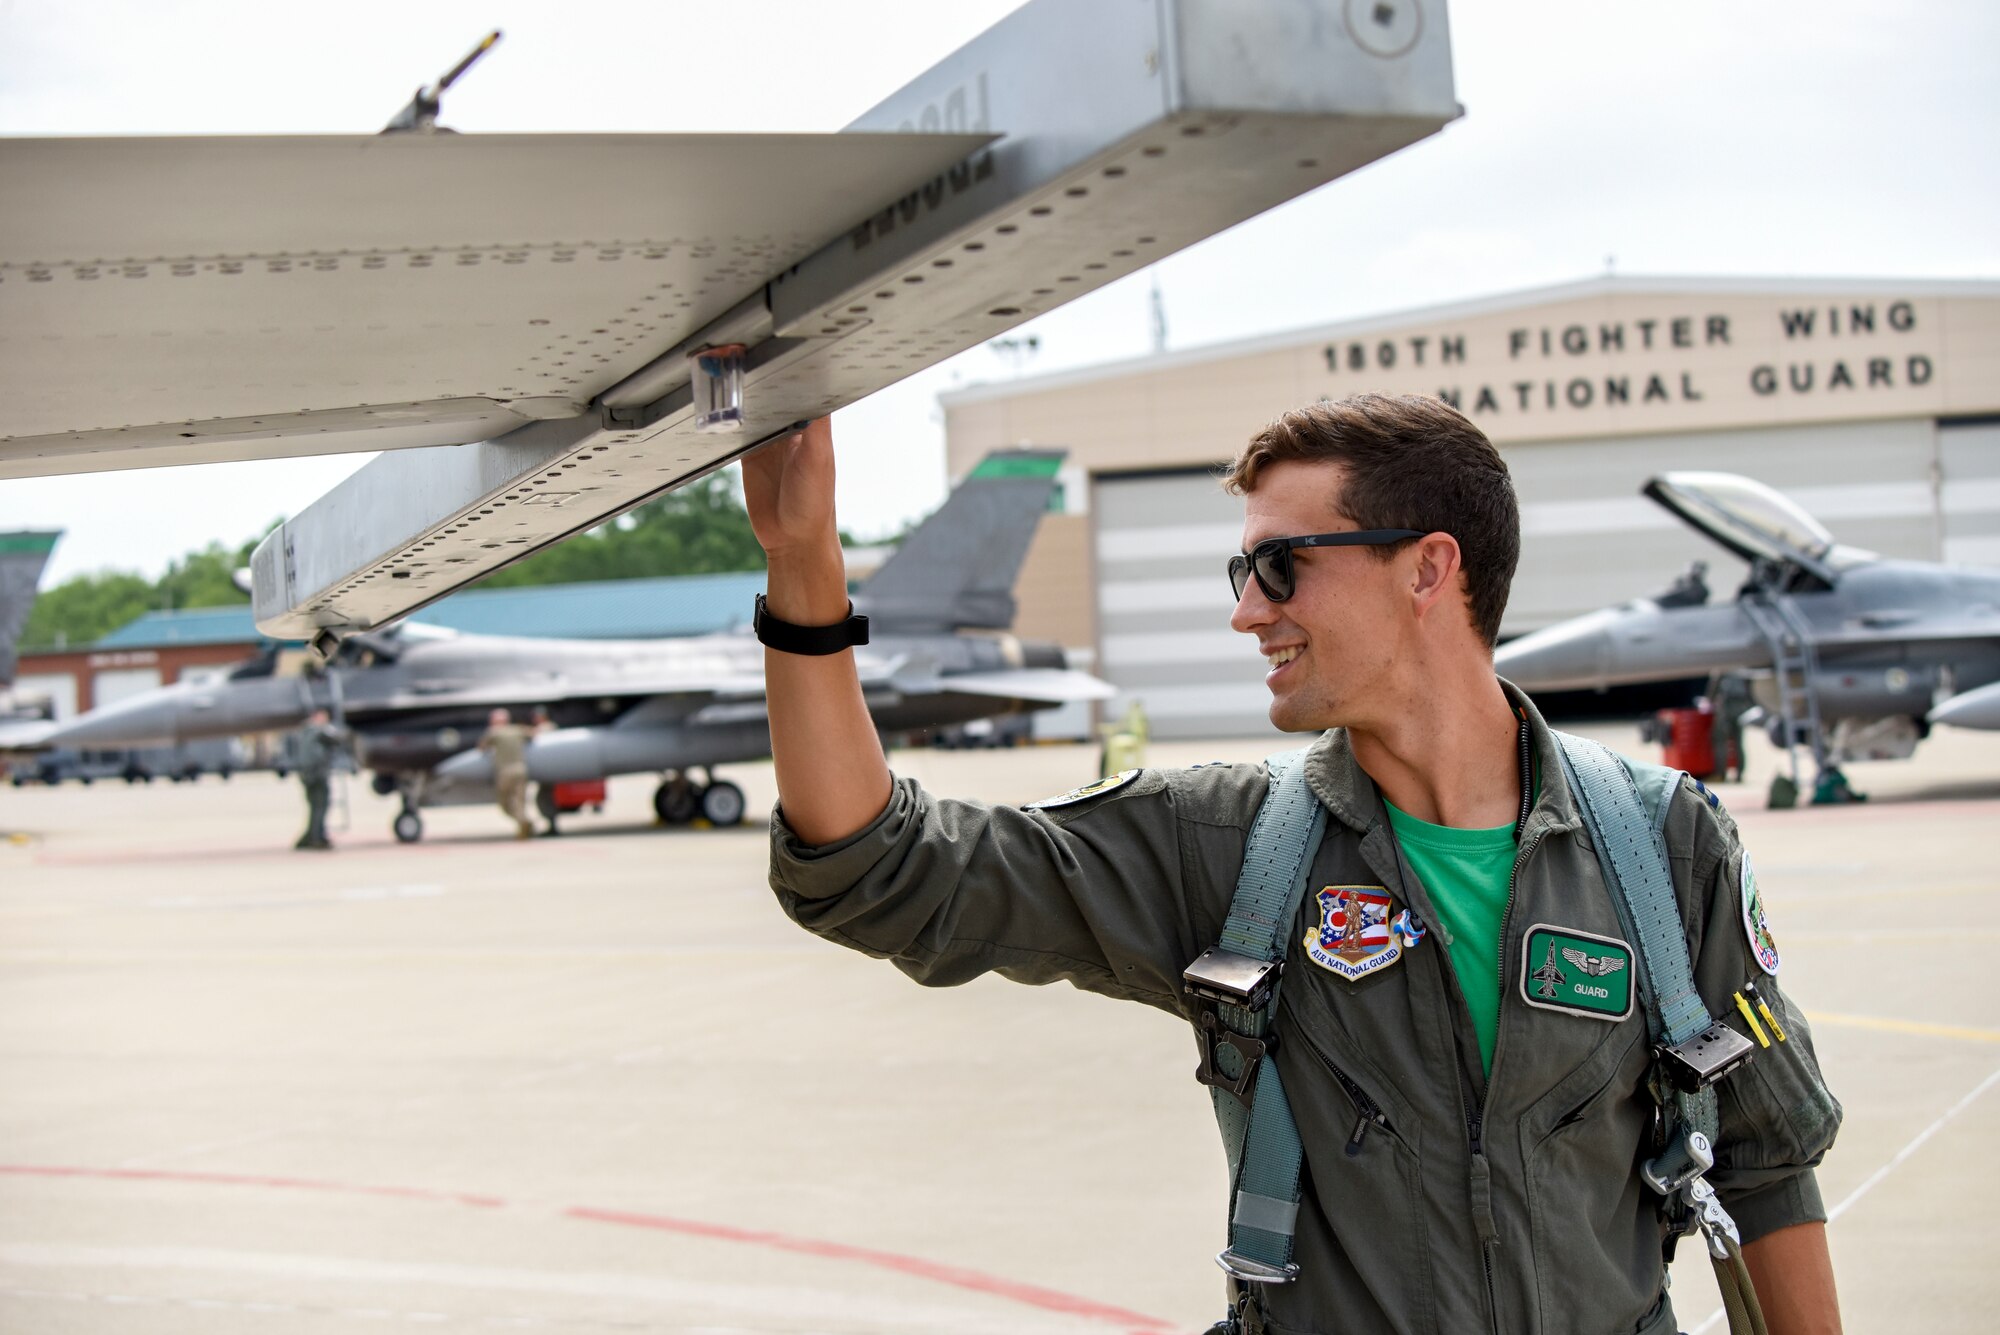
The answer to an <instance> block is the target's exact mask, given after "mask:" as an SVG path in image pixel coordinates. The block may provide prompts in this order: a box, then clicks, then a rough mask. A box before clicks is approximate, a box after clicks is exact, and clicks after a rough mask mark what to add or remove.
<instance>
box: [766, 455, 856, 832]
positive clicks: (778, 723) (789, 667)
mask: <svg viewBox="0 0 2000 1335" xmlns="http://www.w3.org/2000/svg"><path fill="white" fill-rule="evenodd" d="M743 499H744V504H745V505H746V506H747V507H748V509H749V511H750V527H751V528H752V529H753V530H754V531H755V532H756V534H757V541H758V542H759V543H761V544H762V545H763V548H764V555H765V557H766V559H767V560H768V561H769V563H770V576H769V583H768V585H767V587H766V592H765V595H764V597H765V606H766V608H767V609H768V610H769V612H770V614H771V615H773V616H775V617H777V618H778V619H779V620H781V621H789V622H792V623H793V624H795V625H801V626H827V625H832V624H833V623H834V622H836V621H840V620H842V619H843V618H845V617H846V616H847V613H848V597H847V566H846V563H845V561H844V560H843V559H842V557H841V554H840V533H839V529H838V527H837V526H836V524H835V523H834V515H833V427H832V424H831V423H830V421H829V420H828V419H827V418H824V417H822V418H820V419H819V420H818V421H816V422H813V423H811V424H810V425H808V426H807V427H806V429H805V430H804V431H801V432H799V433H798V434H797V435H794V436H789V437H785V438H783V439H780V440H774V441H772V442H771V443H770V444H768V445H766V446H764V447H763V448H762V449H760V450H758V451H757V452H756V453H755V454H752V455H750V456H749V457H748V458H746V459H745V460H744V461H743ZM764 689H765V694H766V698H767V700H768V701H769V705H770V712H771V754H772V757H773V758H774V760H775V761H776V762H777V771H778V801H779V804H780V805H781V806H782V807H783V809H784V814H785V823H786V824H787V825H789V826H791V828H792V832H793V833H794V834H795V835H797V836H798V837H799V838H800V839H801V840H803V841H805V842H806V843H808V844H815V845H817V844H830V843H833V842H835V841H836V840H839V839H843V838H845V837H847V836H848V835H850V834H853V833H854V832H855V831H856V830H859V829H861V828H862V827H863V826H865V825H867V824H868V823H869V822H870V821H872V820H874V819H875V818H876V817H877V816H879V815H880V814H881V813H882V810H883V808H884V807H886V806H887V805H888V804H889V793H890V783H891V780H890V777H889V765H888V762H887V761H885V760H884V759H883V758H882V743H881V739H880V738H879V737H878V736H877V735H876V732H875V723H874V720H872V719H871V718H869V716H868V706H867V704H866V703H865V702H864V701H863V700H862V698H861V680H860V678H859V677H858V676H857V675H856V674H855V671H854V651H853V650H852V649H845V650H842V651H841V652H840V653H837V654H827V655H825V656H823V657H815V656H808V655H802V654H788V653H782V652H780V651H778V650H776V649H769V648H767V649H765V650H764Z"/></svg>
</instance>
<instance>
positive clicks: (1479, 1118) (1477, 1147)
mask: <svg viewBox="0 0 2000 1335" xmlns="http://www.w3.org/2000/svg"><path fill="white" fill-rule="evenodd" d="M1545 833H1546V831H1545V830H1537V831H1535V833H1534V835H1533V836H1532V837H1531V838H1529V839H1528V840H1526V841H1525V842H1524V843H1522V845H1521V846H1520V848H1518V849H1516V850H1515V853H1514V869H1513V870H1512V871H1511V872H1509V873H1508V875H1507V898H1506V899H1505V900H1504V901H1502V903H1501V905H1500V937H1499V941H1500V944H1499V955H1500V958H1499V961H1498V964H1499V972H1498V974H1497V975H1496V976H1497V977H1498V978H1499V979H1500V995H1501V998H1502V999H1503V1001H1504V999H1505V997H1506V995H1507V926H1508V923H1509V922H1510V921H1511V920H1512V919H1513V916H1514V893H1515V891H1516V889H1517V888H1518V887H1519V884H1520V880H1521V864H1522V863H1523V862H1526V861H1527V860H1528V855H1529V854H1530V853H1532V852H1534V850H1535V846H1536V845H1537V844H1539V843H1541V841H1542V836H1543V835H1544V834H1545ZM1452 981H1453V983H1454V984H1456V983H1457V981H1458V977H1457V975H1456V974H1453V975H1452ZM1463 996H1464V994H1463V993H1462V992H1461V993H1460V999H1461V1000H1463ZM1505 1033H1506V1030H1505V1027H1504V1026H1502V1027H1501V1028H1500V1029H1499V1031H1498V1032H1497V1033H1496V1034H1495V1035H1494V1039H1493V1069H1494V1070H1496V1071H1497V1070H1499V1069H1500V1044H1501V1043H1502V1042H1503V1041H1505ZM1461 1096H1462V1092H1461ZM1492 1097H1493V1081H1492V1079H1491V1077H1488V1078H1487V1081H1486V1088H1485V1091H1484V1096H1483V1097H1482V1098H1481V1099H1480V1100H1479V1104H1478V1107H1476V1108H1474V1109H1473V1110H1472V1111H1471V1112H1470V1113H1469V1114H1468V1115H1467V1119H1466V1134H1467V1137H1468V1138H1469V1139H1470V1141H1471V1144H1472V1182H1471V1186H1472V1212H1473V1223H1474V1224H1475V1225H1476V1226H1477V1227H1478V1229H1479V1255H1480V1260H1481V1262H1482V1263H1483V1264H1484V1266H1485V1270H1486V1311H1487V1313H1488V1315H1489V1316H1490V1318H1491V1320H1492V1324H1493V1330H1494V1332H1495V1335H1498V1332H1499V1330H1500V1293H1499V1289H1498V1288H1497V1287H1496V1285H1495V1284H1494V1282H1493V1255H1494V1253H1495V1252H1496V1251H1498V1250H1499V1245H1500V1228H1499V1224H1498V1221H1496V1220H1495V1219H1494V1217H1493V1165H1492V1162H1491V1161H1490V1160H1488V1159H1487V1157H1486V1146H1485V1143H1484V1141H1483V1139H1482V1132H1483V1131H1484V1128H1485V1124H1486V1104H1487V1102H1488V1100H1490V1099H1491V1098H1492Z"/></svg>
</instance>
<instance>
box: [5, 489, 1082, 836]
mask: <svg viewBox="0 0 2000 1335" xmlns="http://www.w3.org/2000/svg"><path fill="white" fill-rule="evenodd" d="M1062 457H1063V456H1062V455H1061V453H1059V452H1056V451H1049V450H1006V451H1000V452H996V453H995V454H992V455H989V456H988V457H987V459H986V460H985V461H984V462H983V463H981V464H980V466H979V467H978V468H976V469H974V470H973V472H972V474H971V475H970V476H969V477H968V478H967V479H966V481H965V482H964V483H963V484H961V485H960V486H959V487H958V489H957V490H956V491H954V492H953V493H952V495H951V497H950V499H949V500H947V501H946V502H945V504H944V506H943V508H941V509H940V510H939V511H938V512H937V513H936V514H934V515H932V516H931V518H930V519H929V520H927V521H926V522H925V523H924V524H923V525H922V526H921V527H919V528H918V529H917V531H916V532H914V533H912V534H911V535H910V536H909V537H908V538H907V539H905V540H904V542H903V545H902V546H901V547H900V548H899V549H898V550H897V551H896V553H895V555H894V556H892V557H890V559H889V560H888V561H887V562H886V563H884V564H883V566H882V568H881V569H880V570H878V571H877V572H876V573H875V574H874V576H873V577H872V578H870V579H869V580H868V582H867V583H866V584H865V585H863V586H862V588H861V589H860V591H859V592H858V593H856V595H855V598H854V603H855V609H856V611H858V612H860V613H862V614H864V615H866V616H868V617H869V618H870V621H871V625H870V630H871V637H872V638H871V642H870V643H869V644H868V645H867V646H865V647H863V648H861V649H859V650H857V651H856V656H857V659H858V665H859V667H860V672H861V682H862V687H863V689H864V691H865V692H866V694H867V699H868V704H869V707H870V710H871V711H872V712H873V714H874V716H875V721H876V725H877V726H878V727H879V728H880V729H881V730H882V731H883V732H884V733H903V732H910V731H915V730H918V729H924V728H934V727H942V726H946V725H949V724H955V723H963V722H966V721H968V720H971V719H975V718H984V717H987V716H990V715H994V714H1005V713H1014V712H1017V711H1024V710H1038V709H1051V708H1055V707H1057V706H1059V705H1063V704H1068V703H1071V702H1073V701H1080V700H1098V699H1104V698H1106V697H1108V696H1110V695H1111V694H1112V689H1111V687H1110V686H1109V685H1108V684H1106V683H1105V682H1102V681H1100V680H1098V679H1097V678H1095V677H1092V676H1089V675H1087V674H1085V673H1082V672H1076V671H1072V670H1071V669H1070V668H1069V666H1068V663H1067V661H1066V659H1065V658H1064V656H1063V651H1062V649H1061V648H1060V647H1059V646H1057V645H1053V644H1028V643H1023V642H1021V641H1020V640H1017V639H1015V638H1013V637H1012V636H1010V635H1005V634H994V633H993V632H995V631H1005V630H1006V628H1007V627H1008V626H1010V625H1011V624H1012V623H1013V620H1014V597H1013V593H1012V589H1013V585H1014V579H1015V576H1016V575H1017V574H1019V572H1020V568H1021V562H1022V560H1023V559H1024V558H1025V557H1026V555H1027V551H1028V544H1029V542H1030V541H1031V540H1032V539H1033V537H1034V534H1035V529H1036V527H1037V525H1038V523H1039V521H1040V519H1041V516H1042V514H1043V513H1044V512H1045V511H1046V510H1047V509H1048V503H1049V498H1050V497H1051V495H1053V493H1054V491H1055V487H1056V471H1057V468H1058V466H1059V465H1060V464H1061V461H1062ZM744 612H745V619H746V620H747V619H748V613H749V609H748V608H745V609H744ZM966 632H973V633H966ZM274 657H275V655H273V656H271V657H267V658H266V659H262V660H257V661H254V662H252V663H249V664H246V665H244V666H243V667H242V668H240V669H238V671H237V673H236V675H235V676H234V677H232V678H231V679H230V680H228V681H224V682H220V683H216V684H212V685H205V686H179V685H176V686H168V687H164V688H162V689H160V690H158V691H152V692H148V693H146V694H144V695H139V696H134V697H131V698H129V699H126V700H122V701H120V702H118V703H117V704H115V705H112V706H109V707H107V708H105V709H99V710H94V711H92V712H91V713H89V714H86V715H83V716H82V717H80V718H78V719H76V720H74V721H73V722H71V723H69V724H67V725H63V726H60V727H58V728H56V729H55V730H54V731H53V732H52V733H51V734H50V735H49V736H48V737H47V738H46V740H45V744H46V745H51V746H92V747H99V746H139V745H150V744H155V743H162V742H177V741H186V740H191V739H193V738H198V737H223V736H232V735H235V734H238V733H246V732H262V731H267V730H272V729H278V728H289V727H294V726H296V725H297V724H298V723H299V722H300V721H301V720H303V719H305V718H306V717H307V716H308V715H309V714H310V713H311V712H312V711H313V710H314V709H327V710H329V711H330V712H332V713H333V714H334V716H335V717H336V718H337V719H340V720H341V721H342V722H343V723H344V724H345V725H346V727H347V728H348V729H349V730H350V731H351V732H352V733H353V734H354V735H355V737H356V738H357V739H358V742H359V751H360V760H361V763H362V764H363V765H364V766H366V767H367V768H368V769H371V770H373V771H374V773H375V786H376V789H377V791H378V792H381V793H384V794H389V793H400V794H401V795H402V797H403V807H402V810H401V812H400V813H399V814H398V815H397V816H396V818H395V824H394V828H395V833H396V837H397V838H399V839H402V840H404V841H406V842H410V841H414V840H416V839H419V838H421V837H422V835H423V819H422V817H421V816H420V815H419V809H420V808H421V807H423V806H426V805H438V804H443V803H459V802H475V801H490V800H491V799H492V791H493V790H492V775H491V768H490V762H489V761H488V760H487V758H486V757H485V756H483V755H481V754H480V753H479V751H478V750H477V746H478V742H479V739H480V736H481V734H482V731H483V729H484V727H485V721H486V718H487V716H488V714H489V712H490V711H492V710H494V709H507V710H510V711H513V712H514V713H515V714H516V715H517V716H519V717H526V716H527V715H528V713H529V712H530V711H532V710H534V709H536V708H537V707H539V708H543V709H546V710H547V711H548V712H549V715H550V718H551V721H552V722H553V723H554V724H555V725H556V726H555V727H554V728H553V729H552V730H551V731H548V732H545V733H542V734H541V735H539V736H537V737H536V738H535V740H534V742H533V743H532V744H531V745H530V746H529V747H528V752H527V760H528V777H529V778H530V780H532V781H534V782H536V783H539V784H542V785H544V787H545V790H546V789H549V788H552V786H553V785H555V784H558V783H566V782H576V781H584V780H592V779H601V778H605V777H607V776H610V775H616V774H634V773H661V774H663V775H664V777H663V778H662V780H661V783H660V786H659V789H658V790H657V791H656V792H655V794H654V797H653V806H654V810H655V811H656V812H657V814H658V815H659V817H660V818H661V820H663V821H666V822H668V823H670V824H672V823H683V822H686V821H689V820H691V819H693V818H694V817H695V816H697V815H700V816H703V817H705V818H707V819H708V820H709V821H711V822H713V823H714V824H717V825H733V824H735V823H736V822H738V821H740V820H742V819H743V812H744V801H743V790H742V789H741V788H739V787H737V786H736V785H735V784H733V783H730V782H728V781H727V780H724V779H717V778H716V777H715V776H714V774H713V772H712V769H711V767H712V766H715V765H721V764H727V763H730V762H732V761H740V760H754V759H758V758H760V757H763V756H766V755H769V754H770V745H771V744H770V732H769V724H768V722H767V719H766V716H765V712H764V666H763V664H764V650H763V646H762V645H760V644H758V642H757V641H756V640H755V639H754V638H753V637H752V636H751V635H750V634H749V633H748V632H747V631H743V632H739V633H734V634H728V633H725V634H719V635H704V636H695V637H689V638H686V639H678V640H634V641H610V640H553V639H528V638H514V637H503V636H486V635H455V634H451V633H449V632H445V633H440V632H438V631H435V630H432V629H431V628H428V627H422V626H411V625H407V624H406V625H402V626H399V627H395V628H392V629H390V630H388V631H383V632H369V633H366V634H362V635H357V636H353V637H351V638H349V639H348V640H346V641H345V642H344V643H343V644H342V645H341V648H340V650H339V652H338V654H337V655H336V657H335V659H334V661H333V663H332V664H330V665H329V666H328V667H327V669H326V670H325V672H323V673H321V674H319V675H317V676H313V677H283V676H278V675H275V674H274V673H273V671H272V658H274ZM543 809H544V812H545V814H546V812H547V811H548V810H549V806H548V804H547V803H546V802H544V803H543Z"/></svg>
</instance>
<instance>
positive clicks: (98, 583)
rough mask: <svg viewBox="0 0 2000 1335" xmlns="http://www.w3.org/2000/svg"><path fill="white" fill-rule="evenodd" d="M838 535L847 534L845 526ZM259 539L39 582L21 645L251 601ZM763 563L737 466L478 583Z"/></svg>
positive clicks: (694, 571) (702, 571)
mask: <svg viewBox="0 0 2000 1335" xmlns="http://www.w3.org/2000/svg"><path fill="white" fill-rule="evenodd" d="M271 527H273V528H275V527H276V525H275V524H273V525H272V526H271ZM269 531H270V529H268V528H267V529H266V530H265V532H267V533H268V532H269ZM841 539H842V541H843V542H847V541H850V539H849V538H848V535H847V534H845V533H843V534H842V535H841ZM260 540H261V535H260V537H259V538H251V539H249V540H248V541H245V542H243V543H240V544H238V545H237V546H235V547H227V546H225V545H223V544H222V543H220V542H212V543H210V544H209V545H208V546H206V547H204V548H202V549H201V550H200V551H196V552H189V553H188V554H186V555H185V556H182V557H181V558H179V559H178V560H175V561H172V562H170V563H168V565H167V569H166V572H165V573H164V574H162V575H161V576H160V577H159V578H158V579H152V580H149V579H147V578H146V577H145V576H143V575H139V574H136V573H133V572H131V571H119V570H106V571H98V572H95V573H92V574H87V575H75V576H72V577H71V578H69V579H66V580H64V581H63V582H62V583H60V584H58V585H56V586H54V587H53V588H49V589H44V590H43V591H42V594H41V596H40V598H38V599H37V600H36V602H35V606H34V610H33V611H32V612H30V613H29V615H28V624H27V627H26V629H25V630H24V631H23V632H22V637H21V646H20V647H21V649H22V650H24V651H27V652H33V651H35V650H44V649H57V648H63V647H68V646H80V645H86V644H91V643H93V642H95V641H97V640H99V639H101V638H103V637H104V636H106V635H108V634H110V633H111V632H112V631H114V630H116V629H118V628H119V627H120V626H123V625H125V624H127V623H129V622H131V621H133V620H135V619H137V618H138V617H141V616H143V615H145V614H146V613H148V612H154V611H160V610H162V609H171V610H180V609H184V608H193V607H227V606H232V605H239V604H243V603H247V602H249V601H250V600H249V598H248V597H247V596H246V595H245V594H244V593H243V592H242V590H240V589H238V588H237V587H236V584H235V580H234V575H235V572H236V571H237V570H238V569H240V568H242V567H244V566H247V565H248V564H249V563H250V553H251V552H252V551H253V550H255V549H256V546H257V543H258V542H259V541H260ZM763 568H764V552H763V549H762V548H761V547H759V546H758V545H757V539H756V537H755V536H754V535H753V534H752V533H751V531H750V517H749V515H748V514H747V513H745V511H744V509H743V501H742V499H741V497H740V496H738V494H737V490H736V485H735V480H734V477H733V475H732V474H728V473H712V474H710V475H709V476H708V477H705V478H703V479H701V480H700V481H699V482H693V483H690V484H688V485H687V486H685V487H682V488H680V489H679V490H678V491H672V492H669V493H667V494H666V495H665V496H662V497H660V498H659V499H658V500H654V501H648V502H647V503H646V504H644V505H642V506H639V507H638V508H637V509H634V510H631V511H629V512H627V513H626V514H624V515H621V516H620V517H619V518H617V519H614V520H612V521H611V522H610V523H607V524H603V525H601V526H599V527H598V528H595V529H592V530H591V531H590V532H588V533H584V534H580V535H579V536H577V537H575V538H572V539H570V540H569V541H568V542H564V543H560V544H558V545H557V546H554V547H550V548H547V549H545V550H543V551H540V552H537V553H535V554H534V555H533V556H530V557H526V558H524V559H522V560H520V561H516V562H515V563H514V564H512V565H510V566H508V567H506V568H505V569H503V570H500V571H497V572H495V573H494V574H492V575H489V576H487V577H486V578H485V579H484V580H482V581H480V586H481V587H484V588H489V589H505V588H520V587H524V586H528V585H539V584H576V583H582V582H584V581H588V580H609V579H641V578H647V577H652V576H659V575H713V574H722V573H726V572H730V571H739V570H762V569H763Z"/></svg>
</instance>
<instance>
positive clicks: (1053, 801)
mask: <svg viewBox="0 0 2000 1335" xmlns="http://www.w3.org/2000/svg"><path fill="white" fill-rule="evenodd" d="M1144 772H1145V771H1143V770H1136V769H1122V770H1119V771H1118V772H1117V773H1116V774H1107V775H1105V776H1104V777H1103V778H1101V779H1099V780H1097V781H1096V782H1095V783H1086V784H1085V785H1083V787H1081V788H1072V789H1070V790H1069V791H1068V792H1066V793H1057V794H1056V795H1055V796H1054V797H1045V798H1043V799H1042V800H1041V801H1039V802H1030V803H1028V807H1027V809H1028V810H1029V811H1033V810H1035V809H1037V808H1039V807H1066V806H1068V805H1069V804H1070V803H1072V802H1084V801H1088V800H1089V799H1090V798H1093V797H1096V796H1098V795H1099V794H1101V793H1109V792H1115V791H1117V790H1118V789H1120V788H1123V787H1124V786H1125V785H1126V784H1128V783H1130V782H1132V780H1134V779H1136V778H1138V777H1139V776H1140V775H1141V774H1143V773H1144Z"/></svg>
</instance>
